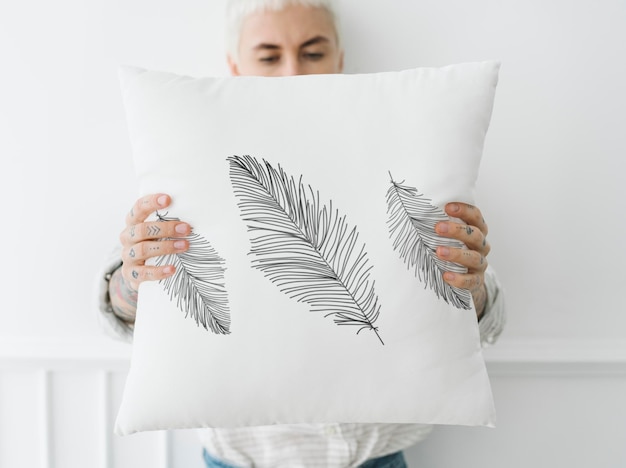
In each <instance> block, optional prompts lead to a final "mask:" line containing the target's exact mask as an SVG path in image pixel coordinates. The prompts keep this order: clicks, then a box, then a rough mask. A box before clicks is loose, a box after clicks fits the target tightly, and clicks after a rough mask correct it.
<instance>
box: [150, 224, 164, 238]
mask: <svg viewBox="0 0 626 468" xmlns="http://www.w3.org/2000/svg"><path fill="white" fill-rule="evenodd" d="M159 232H161V228H160V227H158V226H148V235H150V236H156V235H157V234H158V233H159Z"/></svg>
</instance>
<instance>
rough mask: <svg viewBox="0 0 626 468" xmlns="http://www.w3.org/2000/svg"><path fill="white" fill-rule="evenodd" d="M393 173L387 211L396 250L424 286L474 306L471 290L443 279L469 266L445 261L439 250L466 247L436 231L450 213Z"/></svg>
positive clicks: (457, 304)
mask: <svg viewBox="0 0 626 468" xmlns="http://www.w3.org/2000/svg"><path fill="white" fill-rule="evenodd" d="M389 176H390V177H391V187H389V190H388V191H387V207H388V208H387V213H388V215H389V220H388V224H389V233H390V237H391V239H392V240H393V248H394V250H397V251H398V252H399V253H400V258H402V260H404V263H406V265H407V268H408V269H411V268H414V269H415V274H416V276H417V277H418V278H419V280H420V281H422V282H423V283H424V288H426V287H428V286H430V289H432V290H433V291H434V292H435V294H437V297H441V298H443V300H444V301H446V302H447V303H449V304H452V305H454V306H455V307H457V308H459V309H466V310H468V309H470V308H471V294H470V292H469V291H468V290H467V289H461V288H457V287H453V286H450V285H449V284H448V283H446V282H445V281H444V280H443V273H444V272H445V271H453V272H455V273H466V272H467V269H466V268H465V267H463V266H461V265H459V264H457V263H453V262H449V261H445V260H441V259H440V258H439V257H437V255H436V253H435V252H436V249H437V247H438V246H447V247H455V248H462V247H463V243H462V242H460V241H458V240H456V239H449V238H446V237H441V236H439V235H438V234H437V233H435V224H437V223H438V222H440V221H448V220H449V218H448V215H446V213H445V212H444V211H443V210H441V209H440V208H438V207H436V206H433V205H432V204H431V200H429V199H427V198H425V197H424V195H423V194H421V193H420V192H419V191H418V190H417V189H416V188H415V187H409V186H406V185H403V183H404V181H403V182H400V183H398V182H395V181H394V180H393V177H392V176H391V173H390V174H389Z"/></svg>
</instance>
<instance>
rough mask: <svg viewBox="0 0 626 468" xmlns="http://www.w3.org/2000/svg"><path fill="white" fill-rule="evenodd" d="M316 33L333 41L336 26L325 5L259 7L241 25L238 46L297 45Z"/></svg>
mask: <svg viewBox="0 0 626 468" xmlns="http://www.w3.org/2000/svg"><path fill="white" fill-rule="evenodd" d="M315 36H323V37H326V38H328V39H329V40H332V41H335V40H336V33H335V26H334V24H333V20H332V17H331V15H330V13H329V12H328V11H327V10H326V9H324V8H314V7H307V6H302V5H290V6H287V7H285V8H283V9H282V10H278V11H272V10H262V11H259V12H256V13H252V14H250V15H249V16H248V17H247V18H246V19H244V21H243V23H242V27H241V36H240V38H239V39H240V42H239V44H240V47H244V48H248V47H254V46H256V45H257V44H260V43H269V44H275V45H280V46H284V47H289V46H298V45H300V44H301V43H303V42H305V41H307V40H308V39H311V38H312V37H315Z"/></svg>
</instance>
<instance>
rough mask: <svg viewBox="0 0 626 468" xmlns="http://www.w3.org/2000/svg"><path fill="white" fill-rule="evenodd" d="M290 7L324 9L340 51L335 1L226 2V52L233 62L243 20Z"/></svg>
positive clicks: (230, 0)
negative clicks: (262, 12) (331, 24)
mask: <svg viewBox="0 0 626 468" xmlns="http://www.w3.org/2000/svg"><path fill="white" fill-rule="evenodd" d="M291 5H302V6H306V7H312V8H324V9H325V10H326V11H328V13H329V14H330V17H331V20H332V22H333V26H334V28H335V35H336V36H337V46H338V48H339V49H341V38H340V34H339V17H338V16H337V9H336V1H335V0H228V2H227V5H226V51H227V52H228V54H230V56H231V57H232V58H233V59H234V60H238V57H239V38H240V36H241V27H242V25H243V22H244V20H245V19H246V18H247V17H248V15H251V14H253V13H256V12H259V11H263V10H266V11H267V10H269V11H279V10H282V9H283V8H286V7H288V6H291Z"/></svg>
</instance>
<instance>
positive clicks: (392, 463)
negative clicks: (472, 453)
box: [202, 450, 407, 468]
mask: <svg viewBox="0 0 626 468" xmlns="http://www.w3.org/2000/svg"><path fill="white" fill-rule="evenodd" d="M202 455H203V456H204V462H205V463H206V466H207V468H237V467H236V466H233V465H229V464H228V463H224V462H223V461H221V460H218V459H217V458H213V457H212V456H211V455H209V452H207V451H206V450H203V453H202ZM359 468H407V464H406V461H405V460H404V455H403V454H402V452H396V453H392V454H389V455H385V456H384V457H380V458H374V459H372V460H368V461H366V462H365V463H363V464H362V465H361V466H360V467H359Z"/></svg>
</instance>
